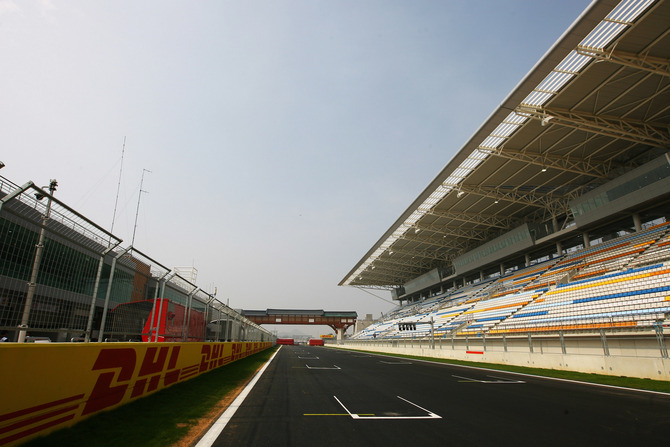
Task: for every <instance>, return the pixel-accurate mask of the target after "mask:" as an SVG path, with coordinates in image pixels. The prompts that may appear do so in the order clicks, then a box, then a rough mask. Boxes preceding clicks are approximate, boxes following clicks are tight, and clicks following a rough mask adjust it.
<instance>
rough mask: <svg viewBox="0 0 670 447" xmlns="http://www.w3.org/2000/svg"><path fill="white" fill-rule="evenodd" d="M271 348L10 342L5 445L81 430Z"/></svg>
mask: <svg viewBox="0 0 670 447" xmlns="http://www.w3.org/2000/svg"><path fill="white" fill-rule="evenodd" d="M271 346H272V343H270V342H242V343H114V344H98V343H90V344H88V343H87V344H74V343H44V344H41V343H35V344H33V343H28V344H15V343H2V344H0V366H1V368H0V445H3V446H5V445H8V446H11V445H18V444H20V443H22V442H25V441H26V440H28V439H30V438H34V437H36V436H41V435H44V434H46V433H49V432H51V431H54V430H56V429H60V428H64V427H68V426H71V425H74V424H75V423H77V422H79V421H80V420H81V419H83V418H85V417H88V416H90V415H92V414H95V413H97V412H99V411H102V410H108V409H111V408H115V407H118V406H120V405H123V404H125V403H128V402H129V401H131V400H134V399H137V398H140V397H143V396H146V395H148V394H151V393H154V392H156V391H158V390H161V389H163V388H165V387H168V386H171V385H174V384H176V383H179V382H182V381H184V380H188V379H191V378H193V377H196V376H198V375H199V374H202V373H204V372H207V371H209V370H211V369H214V368H218V367H220V366H223V365H227V364H228V363H231V362H233V361H235V360H238V359H241V358H243V357H246V356H248V355H251V354H255V353H257V352H260V351H263V350H265V349H267V348H269V347H271Z"/></svg>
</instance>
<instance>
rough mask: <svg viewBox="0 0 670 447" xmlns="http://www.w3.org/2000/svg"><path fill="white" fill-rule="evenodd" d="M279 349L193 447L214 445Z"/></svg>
mask: <svg viewBox="0 0 670 447" xmlns="http://www.w3.org/2000/svg"><path fill="white" fill-rule="evenodd" d="M281 348H282V347H281V346H280V347H279V349H277V351H276V352H275V353H274V354H272V357H270V360H268V361H267V363H266V364H265V365H263V367H262V368H261V370H260V371H258V372H257V373H256V375H255V376H254V378H253V379H251V382H249V384H248V385H247V386H246V387H245V388H244V390H242V392H241V393H240V394H239V395H238V396H237V397H236V398H235V400H234V401H233V403H232V404H230V406H229V407H228V408H227V409H226V411H224V412H223V414H222V415H221V417H219V419H217V420H216V422H214V424H213V425H212V426H211V427H210V429H209V430H208V431H207V433H205V436H203V437H202V438H201V439H200V441H198V443H197V444H196V445H195V447H211V445H212V444H214V441H216V439H217V438H218V437H219V435H220V434H221V432H222V431H223V429H224V428H226V425H227V424H228V421H230V419H231V418H232V417H233V415H234V414H235V412H236V411H237V409H238V408H240V406H241V405H242V402H244V399H246V397H247V395H248V394H249V393H250V392H251V390H252V389H253V388H254V386H256V382H258V380H259V379H260V378H261V376H262V375H263V373H264V372H265V370H266V369H267V367H268V366H270V363H272V361H273V360H274V358H275V357H276V356H277V354H278V353H279V351H281Z"/></svg>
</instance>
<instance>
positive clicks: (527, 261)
mask: <svg viewBox="0 0 670 447" xmlns="http://www.w3.org/2000/svg"><path fill="white" fill-rule="evenodd" d="M526 267H530V255H529V254H528V253H526Z"/></svg>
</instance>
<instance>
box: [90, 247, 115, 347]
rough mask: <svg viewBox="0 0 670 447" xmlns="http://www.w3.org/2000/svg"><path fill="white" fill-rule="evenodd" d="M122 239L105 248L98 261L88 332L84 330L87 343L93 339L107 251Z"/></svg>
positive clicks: (112, 248)
mask: <svg viewBox="0 0 670 447" xmlns="http://www.w3.org/2000/svg"><path fill="white" fill-rule="evenodd" d="M120 243H121V241H119V242H117V243H116V244H114V245H113V246H111V247H109V248H107V249H105V251H103V252H102V253H101V254H100V261H99V262H98V272H97V273H96V275H95V284H94V285H93V295H92V296H91V308H90V309H89V311H88V321H87V322H86V332H84V341H85V342H86V343H88V342H90V341H91V331H92V330H93V317H94V316H95V301H96V299H97V298H98V288H100V277H101V276H102V267H103V265H105V256H107V253H109V252H110V251H112V250H114V249H115V248H116V247H117V246H118V245H119V244H120Z"/></svg>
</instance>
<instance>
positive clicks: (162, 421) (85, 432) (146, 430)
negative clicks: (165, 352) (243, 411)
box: [22, 348, 276, 447]
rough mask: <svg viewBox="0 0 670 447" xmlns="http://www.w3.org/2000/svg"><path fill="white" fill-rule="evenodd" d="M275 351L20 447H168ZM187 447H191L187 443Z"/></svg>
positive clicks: (196, 423)
mask: <svg viewBox="0 0 670 447" xmlns="http://www.w3.org/2000/svg"><path fill="white" fill-rule="evenodd" d="M275 350H276V348H274V349H266V350H265V351H263V352H259V353H258V354H254V355H252V356H249V357H246V358H243V359H241V360H237V361H235V362H233V363H231V364H229V365H226V366H224V367H221V368H217V369H214V370H212V371H210V372H208V373H205V374H202V375H201V376H198V377H196V378H194V379H191V380H188V381H186V382H184V383H180V384H178V385H176V386H172V387H169V388H166V389H163V390H161V391H159V392H158V393H156V394H152V395H151V396H147V397H144V398H142V399H139V400H136V401H134V402H131V403H129V404H127V405H124V406H122V407H120V408H116V409H114V410H111V411H105V412H102V413H100V414H97V415H95V416H92V417H90V418H88V419H85V420H84V421H82V422H80V423H78V424H77V425H75V426H73V427H70V428H66V429H63V430H59V431H56V432H53V433H51V434H49V435H46V436H43V437H40V438H36V439H34V440H31V441H29V442H27V443H26V444H22V446H26V447H28V446H29V447H46V446H49V447H52V446H55V445H63V446H64V445H94V446H96V447H97V446H101V447H134V446H142V447H145V446H146V447H152V446H156V447H165V446H170V445H173V444H175V443H178V442H179V441H180V440H182V439H183V438H184V437H186V436H187V435H188V434H189V430H191V429H192V428H193V427H195V426H196V425H198V424H199V423H200V422H201V419H202V418H204V417H206V416H207V415H208V414H211V412H212V409H214V408H216V406H217V404H218V403H219V402H220V401H221V400H222V399H223V398H224V397H225V396H227V395H228V394H230V393H231V392H233V391H235V390H237V389H238V388H240V387H241V386H242V385H244V384H245V383H247V382H248V381H249V380H250V379H251V378H252V377H253V375H254V373H255V372H256V371H257V370H258V369H259V368H260V367H261V366H262V365H263V364H264V363H265V362H267V361H268V359H269V358H270V357H271V356H272V354H273V353H274V352H275ZM187 444H188V443H187Z"/></svg>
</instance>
